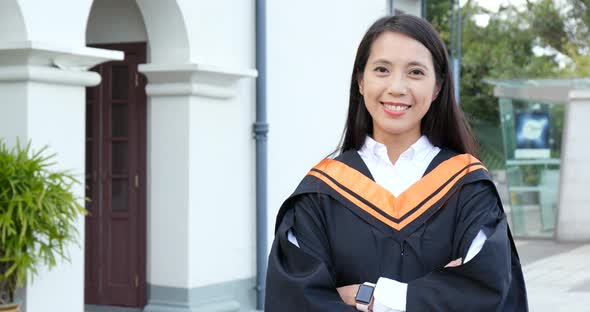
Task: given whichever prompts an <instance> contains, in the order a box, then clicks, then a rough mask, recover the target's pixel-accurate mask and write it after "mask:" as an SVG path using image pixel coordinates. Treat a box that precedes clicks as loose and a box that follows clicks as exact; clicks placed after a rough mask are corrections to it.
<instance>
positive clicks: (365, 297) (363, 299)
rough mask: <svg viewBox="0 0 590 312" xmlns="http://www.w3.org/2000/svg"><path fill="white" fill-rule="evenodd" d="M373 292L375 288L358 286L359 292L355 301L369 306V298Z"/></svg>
mask: <svg viewBox="0 0 590 312" xmlns="http://www.w3.org/2000/svg"><path fill="white" fill-rule="evenodd" d="M373 290H375V288H373V287H371V286H367V285H360V286H359V292H358V293H357V294H356V301H357V302H360V303H364V304H369V303H370V302H371V297H372V296H373Z"/></svg>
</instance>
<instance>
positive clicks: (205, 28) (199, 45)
mask: <svg viewBox="0 0 590 312" xmlns="http://www.w3.org/2000/svg"><path fill="white" fill-rule="evenodd" d="M177 2H178V5H179V6H180V7H181V9H182V15H183V16H184V20H185V23H186V27H187V29H189V34H188V36H189V41H190V44H191V53H190V55H191V61H193V62H197V63H205V64H211V65H216V66H220V67H229V68H234V67H238V68H253V67H254V53H255V51H254V49H253V48H252V47H253V44H254V40H255V19H254V1H233V0H216V1H208V0H198V1H195V0H177ZM268 2H272V1H268ZM281 3H282V2H281Z"/></svg>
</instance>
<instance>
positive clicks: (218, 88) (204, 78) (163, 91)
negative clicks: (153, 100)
mask: <svg viewBox="0 0 590 312" xmlns="http://www.w3.org/2000/svg"><path fill="white" fill-rule="evenodd" d="M139 71H140V72H142V73H143V74H145V75H146V76H147V78H148V85H147V86H146V93H147V94H148V95H149V96H202V97H211V98H219V99H228V98H232V97H235V96H236V94H237V82H238V81H239V80H240V79H243V78H255V77H257V76H258V72H257V71H256V70H255V69H227V68H221V67H217V66H214V65H208V64H197V63H191V64H143V65H139Z"/></svg>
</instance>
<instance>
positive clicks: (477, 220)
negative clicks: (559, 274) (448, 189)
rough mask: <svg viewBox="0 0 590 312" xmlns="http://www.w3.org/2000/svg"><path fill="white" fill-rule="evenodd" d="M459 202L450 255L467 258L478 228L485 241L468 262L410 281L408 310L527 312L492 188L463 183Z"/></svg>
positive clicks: (509, 240)
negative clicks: (484, 235) (485, 237)
mask: <svg viewBox="0 0 590 312" xmlns="http://www.w3.org/2000/svg"><path fill="white" fill-rule="evenodd" d="M458 200H459V208H460V210H459V213H458V216H457V226H456V231H455V238H454V247H453V248H454V250H453V253H454V255H455V256H454V258H453V259H456V258H459V257H462V258H463V259H465V255H466V254H467V250H468V249H469V246H470V245H471V242H472V241H473V239H474V238H475V236H476V235H477V233H478V232H479V231H480V230H483V231H484V233H485V234H486V236H487V240H486V242H485V243H484V245H483V247H482V249H481V251H480V252H479V253H478V254H477V255H476V256H475V257H474V258H473V259H471V260H470V261H469V262H467V263H464V264H462V265H460V266H457V267H449V268H440V269H438V270H436V271H433V272H430V273H429V274H427V275H426V276H424V277H421V278H418V279H416V280H413V281H410V282H409V283H408V291H407V297H406V299H407V301H406V311H408V312H413V311H502V312H510V311H528V307H527V303H526V291H525V287H524V281H523V279H522V271H521V268H520V263H519V260H518V255H517V253H516V249H515V247H514V245H513V241H512V238H511V236H510V233H509V229H508V225H507V221H506V216H505V215H504V212H503V211H502V208H501V207H500V204H499V203H498V196H497V193H496V191H495V189H494V186H493V185H492V184H491V183H490V182H478V183H474V184H469V185H466V186H464V187H463V189H462V190H461V193H460V194H459V199H458Z"/></svg>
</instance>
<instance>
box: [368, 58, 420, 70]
mask: <svg viewBox="0 0 590 312" xmlns="http://www.w3.org/2000/svg"><path fill="white" fill-rule="evenodd" d="M379 63H382V64H387V65H393V63H391V62H390V61H388V60H386V59H377V60H375V61H374V62H373V64H379ZM408 65H410V66H420V67H424V68H426V69H430V67H428V66H426V65H424V64H423V63H421V62H418V61H411V62H409V63H408Z"/></svg>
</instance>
